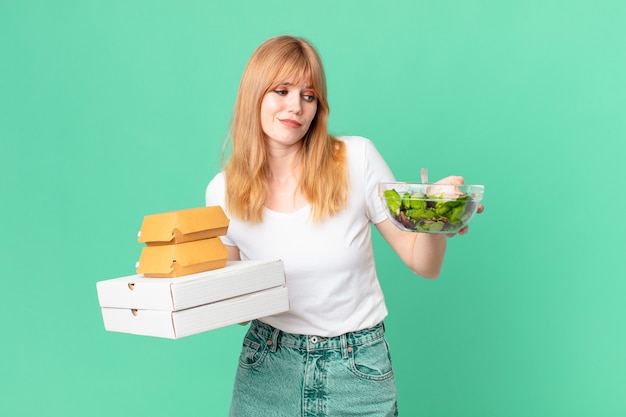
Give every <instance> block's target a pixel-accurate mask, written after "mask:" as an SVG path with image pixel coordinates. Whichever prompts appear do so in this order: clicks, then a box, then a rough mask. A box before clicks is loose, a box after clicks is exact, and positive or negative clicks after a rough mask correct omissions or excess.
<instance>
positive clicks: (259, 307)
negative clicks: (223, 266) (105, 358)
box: [102, 287, 289, 339]
mask: <svg viewBox="0 0 626 417" xmlns="http://www.w3.org/2000/svg"><path fill="white" fill-rule="evenodd" d="M287 310H289V297H288V293H287V288H286V287H275V288H270V289H266V290H262V291H258V292H254V293H251V294H246V295H240V296H238V297H233V298H230V299H227V300H222V301H217V302H213V303H210V304H205V305H202V306H198V307H192V308H188V309H185V310H179V311H165V310H142V309H130V308H111V307H104V308H102V318H103V319H104V327H105V329H106V330H108V331H113V332H122V333H132V334H137V335H142V336H154V337H162V338H168V339H179V338H181V337H186V336H191V335H193V334H197V333H202V332H206V331H209V330H213V329H217V328H220V327H225V326H229V325H232V324H237V323H242V322H246V321H249V320H253V319H257V318H262V317H266V316H271V315H273V314H277V313H281V312H283V311H287Z"/></svg>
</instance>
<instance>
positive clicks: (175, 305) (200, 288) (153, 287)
mask: <svg viewBox="0 0 626 417" xmlns="http://www.w3.org/2000/svg"><path fill="white" fill-rule="evenodd" d="M285 285H286V284H285V270H284V265H283V261H282V260H271V261H252V260H245V261H228V262H227V263H226V266H225V267H223V268H219V269H214V270H211V271H206V272H201V273H197V274H190V275H186V276H183V277H178V278H146V277H145V276H143V275H142V274H136V275H129V276H125V277H120V278H113V279H108V280H104V281H99V282H97V283H96V289H97V293H98V302H99V304H100V307H112V308H126V309H137V310H162V311H177V310H184V309H187V308H190V307H196V306H199V305H203V304H208V303H213V302H216V301H220V300H225V299H228V298H232V297H237V296H240V295H244V294H250V293H254V292H257V291H261V290H265V289H269V288H275V287H281V286H285Z"/></svg>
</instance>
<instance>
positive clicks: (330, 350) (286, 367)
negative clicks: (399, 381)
mask: <svg viewBox="0 0 626 417" xmlns="http://www.w3.org/2000/svg"><path fill="white" fill-rule="evenodd" d="M396 398H397V395H396V384H395V380H394V376H393V370H392V367H391V358H390V356H389V348H388V345H387V341H386V340H385V335H384V326H383V324H382V323H380V324H378V325H377V326H374V327H372V328H370V329H365V330H361V331H358V332H353V333H347V334H344V335H341V336H337V337H330V338H324V337H319V336H311V335H297V334H291V333H285V332H282V331H280V330H278V329H275V328H274V327H272V326H270V325H268V324H265V323H262V322H260V321H258V320H255V321H253V322H252V324H251V325H250V328H249V329H248V332H247V334H246V336H245V338H244V341H243V348H242V351H241V355H240V358H239V367H238V369H237V375H236V378H235V387H234V390H233V399H232V403H231V408H230V416H232V417H248V416H255V417H256V416H268V417H269V416H271V417H299V416H302V417H327V416H333V417H349V416H368V417H388V416H397V415H398V411H397V400H396Z"/></svg>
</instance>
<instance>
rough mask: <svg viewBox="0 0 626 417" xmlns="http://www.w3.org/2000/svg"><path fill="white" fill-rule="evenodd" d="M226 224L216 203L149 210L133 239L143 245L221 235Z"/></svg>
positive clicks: (173, 242)
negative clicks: (157, 210)
mask: <svg viewBox="0 0 626 417" xmlns="http://www.w3.org/2000/svg"><path fill="white" fill-rule="evenodd" d="M228 224H229V220H228V217H226V214H225V213H224V211H223V210H222V208H221V207H220V206H210V207H199V208H191V209H185V210H177V211H170V212H165V213H159V214H151V215H148V216H145V217H144V218H143V223H142V225H141V230H140V232H139V236H138V239H137V240H138V241H139V242H140V243H145V244H146V245H147V246H157V245H172V244H179V243H185V242H192V241H196V240H202V239H209V238H214V237H217V236H224V235H226V232H227V231H228Z"/></svg>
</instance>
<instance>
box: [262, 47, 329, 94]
mask: <svg viewBox="0 0 626 417" xmlns="http://www.w3.org/2000/svg"><path fill="white" fill-rule="evenodd" d="M312 74H313V70H312V69H311V64H310V62H308V61H307V59H306V57H305V56H298V57H293V56H290V57H287V59H285V61H284V62H283V64H282V65H280V67H279V68H278V70H277V71H276V74H275V75H274V77H273V80H272V85H271V86H270V87H269V88H273V87H275V86H276V85H279V84H283V83H287V84H290V85H298V84H304V85H306V86H307V87H310V88H312V89H313V90H315V92H316V93H318V91H319V85H317V84H318V83H317V82H316V80H315V79H314V78H313V77H312Z"/></svg>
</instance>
